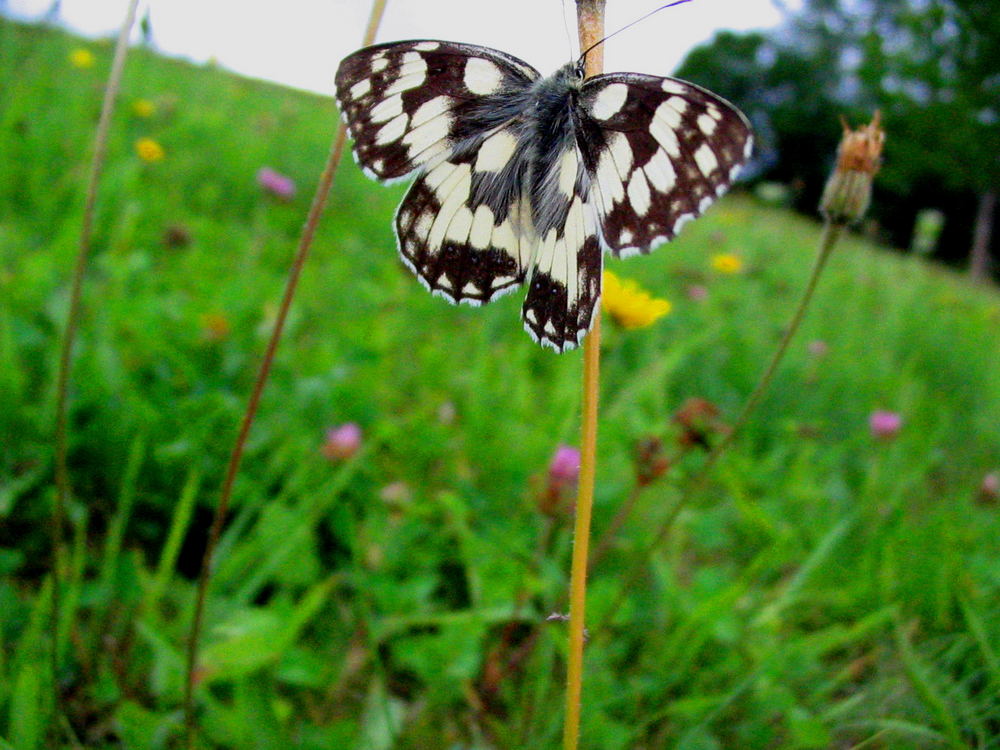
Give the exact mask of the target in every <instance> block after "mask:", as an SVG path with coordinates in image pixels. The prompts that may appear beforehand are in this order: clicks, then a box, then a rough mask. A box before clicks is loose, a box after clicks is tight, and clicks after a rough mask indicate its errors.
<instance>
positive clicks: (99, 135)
mask: <svg viewBox="0 0 1000 750" xmlns="http://www.w3.org/2000/svg"><path fill="white" fill-rule="evenodd" d="M138 4H139V0H131V2H130V3H129V5H128V8H127V9H126V11H125V20H124V21H122V25H121V29H120V30H119V31H118V41H117V42H116V43H115V54H114V58H113V59H112V61H111V70H110V72H109V73H108V82H107V85H106V86H105V87H104V101H103V102H102V104H101V116H100V119H99V120H98V121H97V131H96V132H95V134H94V153H93V155H92V156H91V159H90V169H89V172H88V176H87V189H86V194H85V197H84V206H83V224H82V226H81V227H80V242H79V244H78V246H77V251H76V264H75V266H74V269H73V279H72V282H71V287H70V295H69V309H68V310H67V312H66V326H65V328H64V329H63V338H62V347H61V350H60V354H59V374H58V376H57V382H56V425H55V480H56V493H55V500H54V502H53V505H52V627H51V632H50V634H49V635H50V638H51V639H52V654H51V660H52V665H51V666H52V685H53V690H54V693H55V702H54V704H53V706H54V710H56V711H58V710H59V688H58V673H59V621H60V619H61V606H60V589H61V587H62V570H61V563H62V557H63V531H64V528H65V525H66V505H67V503H68V502H69V497H70V494H71V492H72V486H71V483H70V479H69V467H68V465H67V463H68V462H67V456H68V454H69V448H68V446H67V444H68V442H69V441H68V437H67V435H68V432H69V428H68V425H69V381H70V375H71V374H72V372H71V371H72V369H73V344H74V342H75V341H76V331H77V327H78V326H79V322H80V307H81V301H82V296H83V277H84V275H85V273H86V270H87V260H88V258H89V257H90V244H91V239H92V237H93V228H94V211H95V208H96V206H97V186H98V184H100V180H101V172H102V171H103V170H104V159H105V156H106V155H107V151H108V133H109V132H110V130H111V115H112V114H113V113H114V110H115V99H117V97H118V90H119V89H120V88H121V80H122V72H123V71H124V69H125V57H126V55H127V53H128V37H129V33H130V32H131V30H132V24H133V23H134V22H135V11H136V7H137V6H138ZM55 724H56V722H53V725H55Z"/></svg>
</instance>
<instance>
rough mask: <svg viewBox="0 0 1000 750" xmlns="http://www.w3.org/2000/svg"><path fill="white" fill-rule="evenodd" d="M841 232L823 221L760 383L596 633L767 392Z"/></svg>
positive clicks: (643, 554) (638, 559) (640, 555)
mask: <svg viewBox="0 0 1000 750" xmlns="http://www.w3.org/2000/svg"><path fill="white" fill-rule="evenodd" d="M843 230H844V225H843V224H840V223H837V222H833V221H827V222H824V224H823V234H822V235H821V236H820V241H819V251H818V254H817V256H816V261H815V263H813V268H812V272H811V273H810V275H809V281H808V282H807V283H806V288H805V290H804V291H803V292H802V298H801V299H800V300H799V304H798V307H797V308H796V309H795V312H794V313H793V314H792V318H791V320H789V322H788V326H787V327H786V328H785V333H784V335H783V336H782V337H781V342H780V343H779V344H778V348H777V349H775V351H774V354H773V355H772V356H771V361H770V362H769V363H768V366H767V369H766V370H764V374H763V375H761V377H760V380H758V381H757V385H756V386H755V387H754V389H753V392H752V393H751V394H750V396H749V398H747V400H746V403H745V404H744V405H743V408H742V409H741V410H740V413H739V416H737V417H736V421H735V422H734V423H733V426H732V429H731V430H730V431H729V433H728V434H727V435H726V436H725V437H724V438H723V439H722V440H720V441H719V442H718V443H716V444H715V446H713V448H712V450H711V452H710V453H709V454H708V458H706V459H705V463H704V464H702V467H701V469H700V470H699V471H698V473H697V474H696V475H695V476H694V478H692V479H691V481H690V482H689V483H688V487H687V490H686V491H685V492H684V494H683V495H682V496H681V498H680V499H679V500H678V501H677V503H676V504H675V505H674V506H673V507H672V508H671V509H670V513H669V514H668V515H667V517H666V519H664V521H663V522H662V523H661V524H660V529H659V531H658V532H657V534H656V537H655V538H654V539H653V541H652V542H651V543H650V544H649V546H647V547H646V548H645V549H643V550H642V551H641V552H640V553H638V554H637V555H636V558H635V562H634V563H633V564H632V567H631V568H630V570H629V572H628V573H627V574H626V576H625V579H624V582H623V583H622V585H621V587H620V588H619V593H618V597H617V599H616V601H615V604H614V605H613V606H611V607H610V608H609V609H608V615H607V617H606V618H605V620H604V622H602V623H601V625H600V627H599V628H598V630H604V629H605V628H606V627H607V626H608V625H610V619H611V617H613V616H614V613H615V612H616V611H617V610H618V609H619V607H620V605H621V603H622V600H623V599H624V597H625V596H626V595H627V594H628V593H629V592H630V591H631V590H632V589H633V585H634V584H635V582H636V581H637V580H638V578H639V576H640V575H641V574H642V571H643V569H644V566H645V564H646V561H647V560H649V558H650V556H651V555H652V554H653V553H654V552H655V550H656V549H657V547H659V546H660V545H661V544H663V541H664V540H665V539H666V538H667V536H668V535H669V534H670V530H671V529H672V528H673V525H674V521H676V520H677V516H678V515H680V512H681V511H682V510H683V509H684V507H685V506H686V505H687V504H688V503H689V502H690V501H691V500H692V499H694V498H695V497H697V496H698V494H699V493H700V492H701V491H702V490H703V489H704V488H705V485H706V484H708V479H709V477H710V476H711V473H712V469H713V468H714V467H715V465H716V464H717V463H718V461H719V459H720V458H721V457H722V456H723V454H725V452H726V450H727V449H728V448H729V446H730V445H732V443H733V441H735V440H736V437H737V436H738V435H739V433H740V431H741V430H742V429H743V427H744V426H745V425H746V422H747V420H748V419H749V417H750V415H751V414H752V413H753V411H754V409H755V408H756V407H757V405H758V404H759V403H760V400H761V398H762V397H763V396H764V393H765V391H767V388H768V386H769V385H770V384H771V380H772V379H773V378H774V373H775V372H776V371H777V369H778V365H779V364H781V361H782V360H783V359H784V357H785V353H786V352H787V351H788V345H789V344H790V343H791V341H792V339H793V338H794V337H795V334H796V332H797V331H798V330H799V325H800V324H801V323H802V319H803V318H804V317H805V313H806V310H807V309H808V308H809V304H810V302H811V301H812V298H813V293H814V292H815V291H816V285H817V283H818V282H819V277H820V275H822V273H823V269H824V268H825V267H826V261H827V259H829V257H830V254H831V252H832V251H833V248H834V247H835V246H836V244H837V241H838V240H839V239H840V235H841V234H842V233H843Z"/></svg>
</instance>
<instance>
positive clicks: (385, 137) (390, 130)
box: [375, 114, 410, 146]
mask: <svg viewBox="0 0 1000 750" xmlns="http://www.w3.org/2000/svg"><path fill="white" fill-rule="evenodd" d="M409 120H410V118H409V116H408V115H405V114H402V115H399V116H398V117H396V118H393V119H392V120H389V122H387V123H386V124H385V125H383V126H382V127H381V129H379V131H378V133H376V134H375V143H376V144H378V145H379V146H384V145H385V144H387V143H392V142H393V141H395V140H397V139H398V138H399V137H400V136H401V135H402V134H403V133H405V132H406V124H407V123H408V122H409Z"/></svg>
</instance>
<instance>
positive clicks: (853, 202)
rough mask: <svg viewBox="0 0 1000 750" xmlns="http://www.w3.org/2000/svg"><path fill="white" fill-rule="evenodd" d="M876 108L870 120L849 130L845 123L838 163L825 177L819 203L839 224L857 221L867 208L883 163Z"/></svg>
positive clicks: (881, 133)
mask: <svg viewBox="0 0 1000 750" xmlns="http://www.w3.org/2000/svg"><path fill="white" fill-rule="evenodd" d="M879 118H880V114H879V112H878V111H877V110H876V112H875V116H874V117H873V118H872V121H871V123H869V124H868V125H864V126H862V127H860V128H858V129H857V130H851V129H850V128H849V127H848V126H847V123H846V122H845V123H844V136H843V138H841V141H840V146H839V147H838V148H837V166H836V168H835V169H834V170H833V174H832V175H830V179H829V180H827V183H826V187H825V188H824V190H823V198H822V200H821V201H820V204H819V210H820V213H822V214H823V216H824V218H826V219H827V220H829V221H832V222H836V223H838V224H849V223H851V222H855V221H858V220H859V219H861V217H862V216H864V214H865V211H867V210H868V204H869V202H870V201H871V197H872V179H873V178H874V177H875V174H876V173H877V172H878V170H879V166H880V165H881V162H882V159H881V157H882V146H883V145H884V144H885V131H884V130H882V128H881V127H880V126H879Z"/></svg>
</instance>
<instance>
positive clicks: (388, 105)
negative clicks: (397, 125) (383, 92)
mask: <svg viewBox="0 0 1000 750" xmlns="http://www.w3.org/2000/svg"><path fill="white" fill-rule="evenodd" d="M402 112H403V96H402V95H401V94H396V95H395V96H390V97H389V98H388V99H383V100H382V101H380V102H379V103H378V104H376V105H375V106H374V107H372V111H371V121H372V122H388V121H389V120H391V119H392V118H393V117H396V116H398V115H400V114H402Z"/></svg>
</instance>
